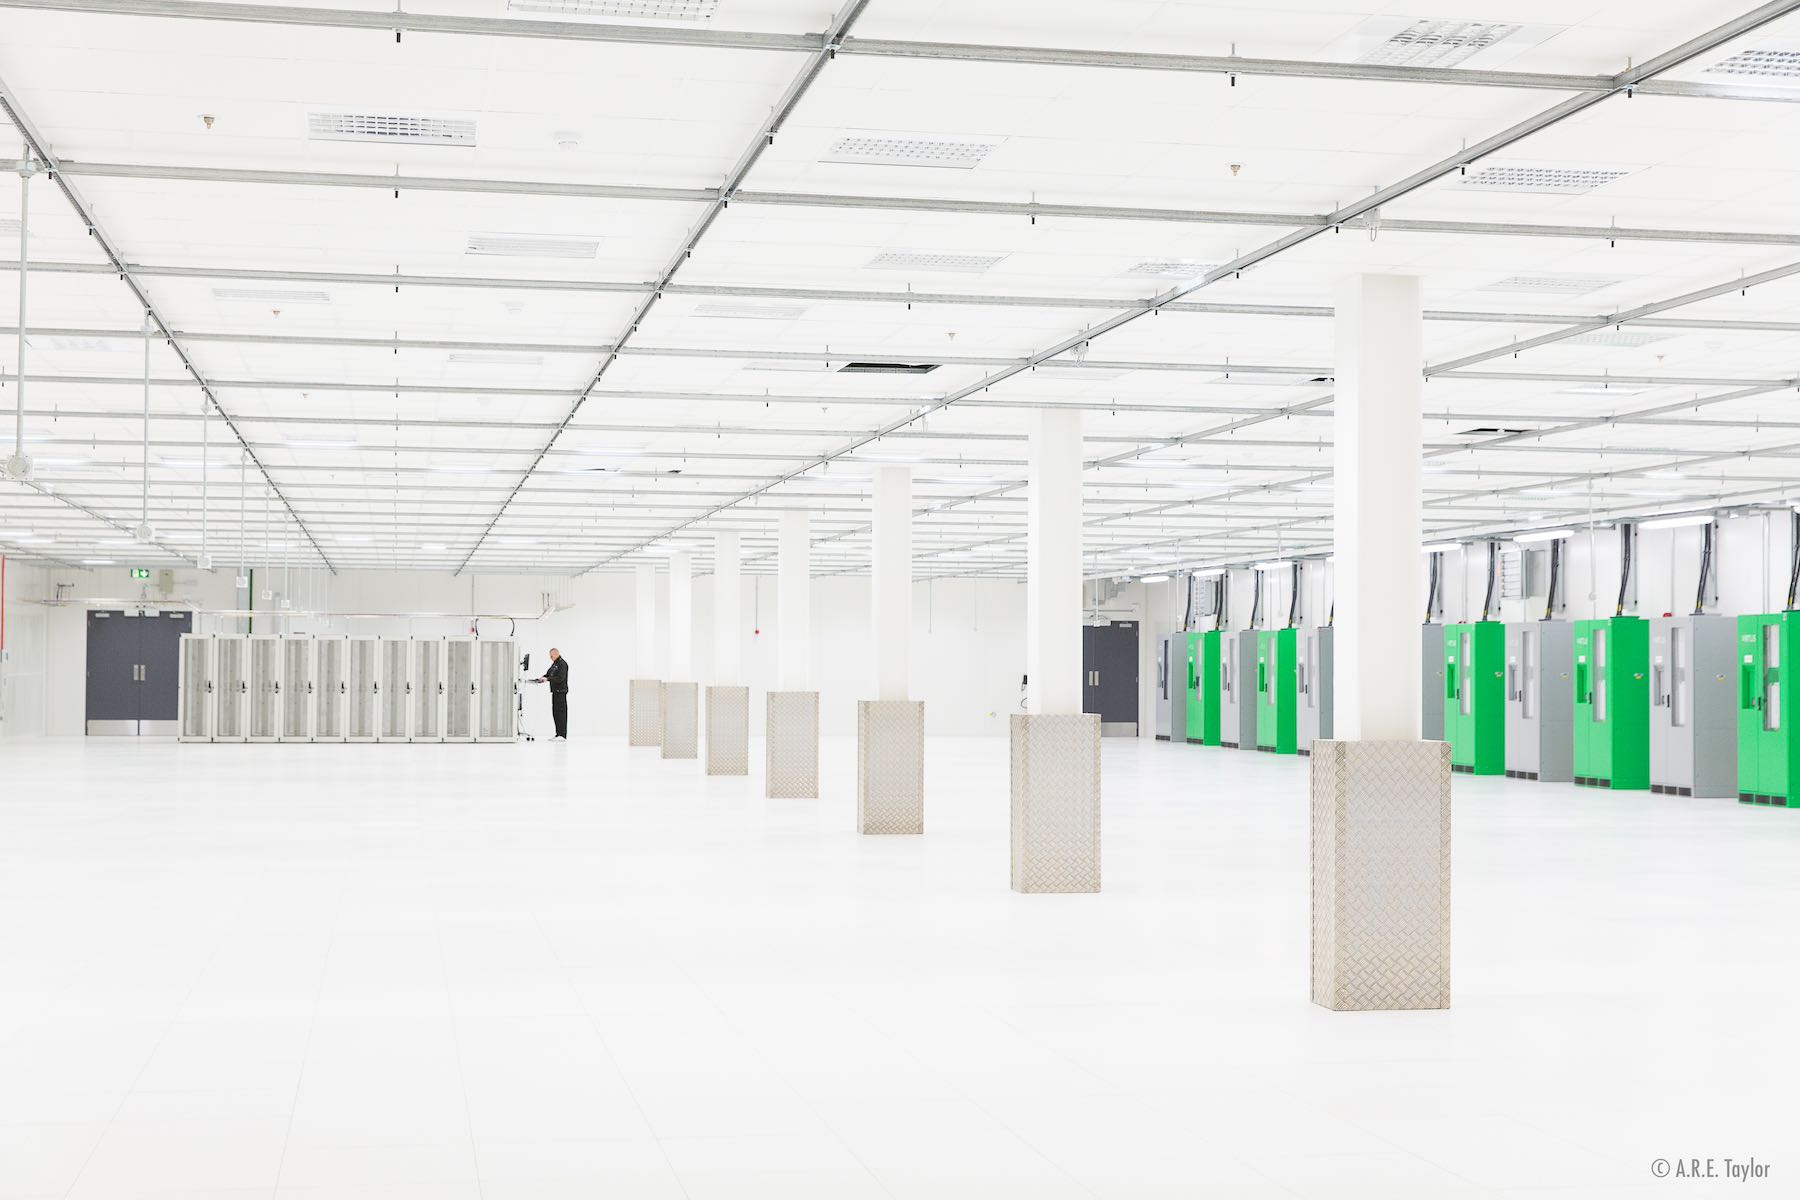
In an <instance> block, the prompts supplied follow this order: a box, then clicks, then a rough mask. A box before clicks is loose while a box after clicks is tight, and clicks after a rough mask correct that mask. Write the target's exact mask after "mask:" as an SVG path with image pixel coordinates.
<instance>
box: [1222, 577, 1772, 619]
mask: <svg viewBox="0 0 1800 1200" xmlns="http://www.w3.org/2000/svg"><path fill="white" fill-rule="evenodd" d="M1253 574H1255V576H1256V582H1255V583H1254V584H1253V585H1251V592H1250V628H1252V629H1255V628H1256V621H1257V618H1259V617H1260V616H1262V577H1263V573H1262V572H1261V571H1255V572H1253ZM1788 607H1789V608H1792V607H1793V602H1792V601H1789V602H1788Z"/></svg>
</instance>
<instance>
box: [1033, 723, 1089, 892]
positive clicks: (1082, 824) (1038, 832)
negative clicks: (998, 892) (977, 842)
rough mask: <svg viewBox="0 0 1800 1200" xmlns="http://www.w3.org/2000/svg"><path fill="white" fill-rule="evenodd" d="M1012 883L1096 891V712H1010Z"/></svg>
mask: <svg viewBox="0 0 1800 1200" xmlns="http://www.w3.org/2000/svg"><path fill="white" fill-rule="evenodd" d="M1012 887H1013V891H1015V892H1097V891H1099V890H1100V717H1099V715H1098V714H1095V713H1074V714H1071V715H1067V716H1044V715H1036V714H1031V715H1027V714H1020V713H1015V714H1013V718H1012Z"/></svg>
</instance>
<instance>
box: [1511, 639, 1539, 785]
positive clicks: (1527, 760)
mask: <svg viewBox="0 0 1800 1200" xmlns="http://www.w3.org/2000/svg"><path fill="white" fill-rule="evenodd" d="M1541 625H1542V623H1541V622H1537V621H1515V622H1513V623H1512V624H1510V625H1508V626H1507V627H1506V774H1507V775H1508V776H1509V777H1510V778H1513V779H1536V778H1537V777H1538V768H1539V765H1540V759H1539V753H1538V749H1539V742H1540V738H1541V733H1540V730H1541V728H1542V726H1543V721H1544V709H1543V705H1542V704H1541V703H1540V701H1541V700H1542V698H1543V690H1542V676H1543V671H1544V632H1543V629H1542V628H1541Z"/></svg>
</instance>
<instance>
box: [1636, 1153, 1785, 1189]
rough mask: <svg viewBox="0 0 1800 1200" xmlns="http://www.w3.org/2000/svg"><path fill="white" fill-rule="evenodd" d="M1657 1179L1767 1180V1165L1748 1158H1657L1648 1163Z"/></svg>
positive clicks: (1743, 1181)
mask: <svg viewBox="0 0 1800 1200" xmlns="http://www.w3.org/2000/svg"><path fill="white" fill-rule="evenodd" d="M1650 1173H1651V1174H1652V1175H1654V1176H1656V1177H1657V1178H1658V1179H1735V1180H1737V1181H1738V1182H1740V1183H1749V1182H1750V1181H1751V1180H1752V1179H1767V1178H1768V1177H1769V1164H1768V1163H1764V1162H1757V1161H1756V1158H1755V1157H1754V1156H1752V1157H1750V1158H1658V1159H1655V1160H1653V1161H1652V1162H1651V1163H1650Z"/></svg>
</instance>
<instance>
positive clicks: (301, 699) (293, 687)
mask: <svg viewBox="0 0 1800 1200" xmlns="http://www.w3.org/2000/svg"><path fill="white" fill-rule="evenodd" d="M313 651H314V642H313V639H312V638H309V637H291V636H290V637H285V638H283V639H281V740H282V741H284V742H310V741H312V740H313V715H314V713H315V712H316V710H317V708H318V700H319V696H318V680H317V678H316V677H315V676H314V674H313V662H314V653H313Z"/></svg>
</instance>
